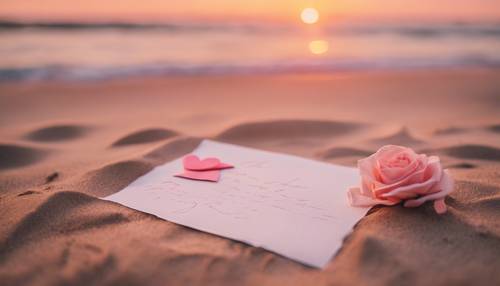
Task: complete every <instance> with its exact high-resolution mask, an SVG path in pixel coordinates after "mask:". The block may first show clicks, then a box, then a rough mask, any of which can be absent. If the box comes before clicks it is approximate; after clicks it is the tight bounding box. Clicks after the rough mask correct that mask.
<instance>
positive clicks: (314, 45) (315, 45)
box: [309, 40, 329, 55]
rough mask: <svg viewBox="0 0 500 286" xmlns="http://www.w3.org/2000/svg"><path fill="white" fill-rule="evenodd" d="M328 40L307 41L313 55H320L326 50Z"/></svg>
mask: <svg viewBox="0 0 500 286" xmlns="http://www.w3.org/2000/svg"><path fill="white" fill-rule="evenodd" d="M328 48H329V45H328V42H327V41H324V40H315V41H311V42H310V43H309V51H310V52H311V53H313V54H315V55H321V54H324V53H326V52H328Z"/></svg>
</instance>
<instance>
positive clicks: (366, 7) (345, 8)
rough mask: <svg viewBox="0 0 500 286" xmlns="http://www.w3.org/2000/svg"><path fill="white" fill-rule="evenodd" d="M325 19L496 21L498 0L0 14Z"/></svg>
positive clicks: (182, 4)
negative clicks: (309, 12) (311, 15)
mask: <svg viewBox="0 0 500 286" xmlns="http://www.w3.org/2000/svg"><path fill="white" fill-rule="evenodd" d="M310 6H312V7H316V8H317V9H318V10H319V11H320V14H321V15H322V18H323V19H328V18H330V17H340V18H367V19H431V20H436V19H437V20H440V19H441V20H464V21H467V20H471V21H477V20H500V8H499V7H500V0H434V1H422V0H317V1H312V0H310V1H305V0H302V1H301V0H247V1H244V0H182V1H180V0H178V1H168V0H163V1H161V0H105V1H103V0H0V16H1V17H4V18H6V17H7V18H16V19H27V20H31V19H44V20H57V19H64V20H67V19H77V20H93V19H98V20H109V19H119V20H123V19H125V20H127V19H128V20H155V21H158V20H160V21H161V20H165V21H168V20H172V19H183V20H197V19H211V20H216V21H225V20H229V21H234V20H245V19H246V20H259V19H260V20H271V21H272V20H277V21H289V20H291V19H296V17H297V14H298V13H299V12H300V11H301V10H302V9H303V8H306V7H310Z"/></svg>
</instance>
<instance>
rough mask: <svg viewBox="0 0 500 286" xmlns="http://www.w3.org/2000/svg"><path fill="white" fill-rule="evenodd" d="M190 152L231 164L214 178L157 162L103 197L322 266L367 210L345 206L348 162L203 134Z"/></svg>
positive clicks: (354, 175) (351, 172)
mask: <svg viewBox="0 0 500 286" xmlns="http://www.w3.org/2000/svg"><path fill="white" fill-rule="evenodd" d="M193 154H196V155H198V156H199V157H200V158H201V159H203V158H206V157H217V158H219V159H220V160H221V161H222V162H225V163H228V164H232V165H234V166H235V168H234V169H228V170H222V171H221V172H222V173H221V179H220V180H219V182H217V183H213V182H203V181H193V180H188V179H183V178H177V177H174V175H175V174H178V173H180V172H181V171H182V170H183V165H182V158H179V159H177V160H175V161H172V162H168V163H166V164H164V165H161V166H158V167H156V168H155V169H153V170H152V171H151V172H149V173H147V174H145V175H144V176H142V177H140V178H138V179H137V180H136V181H134V182H133V183H131V184H130V185H129V186H127V187H126V188H125V189H123V190H121V191H120V192H117V193H115V194H113V195H111V196H108V197H106V198H104V199H105V200H109V201H113V202H117V203H120V204H122V205H124V206H127V207H130V208H133V209H136V210H140V211H143V212H146V213H150V214H153V215H156V216H158V217H160V218H163V219H166V220H169V221H172V222H175V223H178V224H181V225H185V226H188V227H191V228H195V229H199V230H202V231H206V232H209V233H213V234H217V235H220V236H224V237H228V238H232V239H235V240H239V241H243V242H246V243H248V244H251V245H254V246H258V247H262V248H265V249H267V250H270V251H273V252H275V253H278V254H281V255H283V256H285V257H288V258H290V259H293V260H296V261H299V262H301V263H304V264H306V265H310V266H314V267H323V266H325V265H326V264H327V263H328V261H329V260H330V259H331V257H332V256H333V255H334V254H335V252H336V251H337V250H338V249H339V248H340V246H341V244H342V239H343V238H344V237H345V236H346V235H347V234H349V233H350V232H351V230H352V227H353V226H354V224H355V223H356V222H357V221H358V220H359V219H361V218H362V217H363V216H364V215H365V213H366V211H367V209H364V208H353V207H350V206H349V204H348V201H347V196H346V191H347V189H348V187H350V186H355V185H357V184H359V176H358V171H357V169H355V168H348V167H343V166H337V165H332V164H327V163H322V162H317V161H313V160H308V159H303V158H300V157H296V156H291V155H284V154H278V153H272V152H266V151H260V150H255V149H250V148H246V147H241V146H236V145H230V144H224V143H218V142H214V141H209V140H205V141H203V142H202V143H201V144H200V146H198V147H197V149H196V150H194V151H193Z"/></svg>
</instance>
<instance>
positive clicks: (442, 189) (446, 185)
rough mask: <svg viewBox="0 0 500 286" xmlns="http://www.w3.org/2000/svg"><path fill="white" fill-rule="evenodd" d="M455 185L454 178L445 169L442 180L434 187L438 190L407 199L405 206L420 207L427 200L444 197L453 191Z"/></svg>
mask: <svg viewBox="0 0 500 286" xmlns="http://www.w3.org/2000/svg"><path fill="white" fill-rule="evenodd" d="M453 185H454V183H453V179H452V178H451V175H450V173H449V171H448V170H444V171H443V175H442V176H441V180H440V181H439V183H438V184H436V185H435V186H434V188H433V189H435V190H437V191H436V192H434V193H430V194H428V195H426V196H422V197H419V198H418V199H414V200H407V201H406V202H405V204H404V206H405V207H410V208H412V207H418V206H420V205H422V204H423V203H425V202H426V201H430V200H437V199H443V198H444V197H446V196H447V195H448V194H449V193H451V192H452V191H453Z"/></svg>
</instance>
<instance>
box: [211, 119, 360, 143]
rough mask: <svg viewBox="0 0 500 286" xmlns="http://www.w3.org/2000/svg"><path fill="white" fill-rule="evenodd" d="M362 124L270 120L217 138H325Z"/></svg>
mask: <svg viewBox="0 0 500 286" xmlns="http://www.w3.org/2000/svg"><path fill="white" fill-rule="evenodd" d="M361 126H362V125H361V124H358V123H353V122H337V121H326V120H270V121H261V122H250V123H242V124H238V125H236V126H233V127H231V128H229V129H227V130H225V131H223V132H222V133H220V134H219V135H217V136H216V137H215V138H216V139H218V140H222V141H227V142H247V141H265V140H290V139H297V138H318V137H320V138H324V137H331V136H336V135H343V134H347V133H349V132H352V131H354V130H356V129H359V128H360V127H361Z"/></svg>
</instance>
